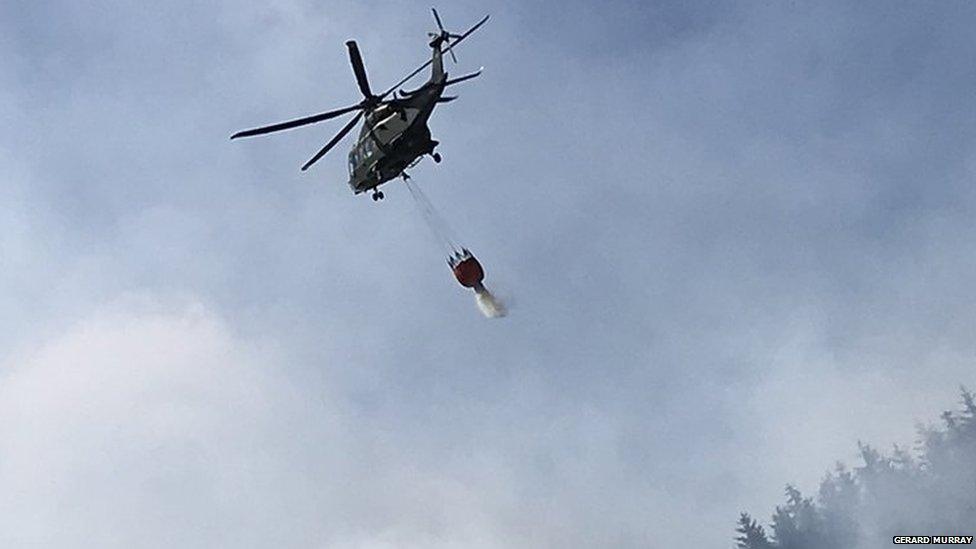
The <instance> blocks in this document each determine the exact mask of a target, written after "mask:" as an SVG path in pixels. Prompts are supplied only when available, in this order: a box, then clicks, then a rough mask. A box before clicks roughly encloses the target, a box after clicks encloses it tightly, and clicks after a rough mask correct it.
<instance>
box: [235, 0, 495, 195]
mask: <svg viewBox="0 0 976 549" xmlns="http://www.w3.org/2000/svg"><path fill="white" fill-rule="evenodd" d="M431 11H432V12H433V14H434V20H435V21H436V22H437V27H438V32H430V33H428V36H429V37H430V39H431V40H430V42H429V46H430V48H431V58H430V59H429V60H427V62H426V63H424V64H422V65H420V66H419V67H417V68H416V69H415V70H414V71H413V72H411V73H410V74H408V75H407V76H405V77H404V78H402V79H401V80H400V81H399V82H397V83H396V84H394V85H393V86H391V87H389V88H388V89H387V90H386V91H384V92H383V93H381V94H379V95H375V94H374V93H373V91H372V88H371V87H370V85H369V79H368V78H367V77H366V67H365V66H364V65H363V58H362V54H361V53H360V51H359V46H358V45H357V44H356V41H355V40H349V41H348V42H346V48H347V49H348V50H349V62H350V63H351V64H352V70H353V73H354V74H355V76H356V82H357V83H358V84H359V91H360V92H362V94H363V99H362V101H360V102H359V103H357V104H355V105H352V106H349V107H344V108H341V109H335V110H332V111H328V112H324V113H320V114H314V115H311V116H306V117H304V118H299V119H296V120H290V121H287V122H280V123H277V124H272V125H270V126H262V127H260V128H254V129H250V130H244V131H240V132H237V133H235V134H234V135H232V136H231V139H237V138H239V137H251V136H255V135H262V134H266V133H272V132H277V131H281V130H288V129H292V128H297V127H300V126H306V125H309V124H315V123H317V122H323V121H325V120H330V119H332V118H336V117H339V116H342V115H344V114H348V113H353V112H355V113H356V116H354V117H353V118H352V119H351V120H350V121H349V122H348V123H347V124H346V125H345V126H343V128H342V129H341V130H339V133H337V134H336V135H335V136H334V137H333V138H332V139H331V140H330V141H329V142H328V143H326V144H325V146H324V147H322V148H321V149H319V151H318V152H317V153H315V155H314V156H313V157H312V158H311V159H309V161H308V162H306V163H305V164H304V165H303V166H302V171H305V170H307V169H308V168H309V167H311V166H312V165H313V164H315V163H316V162H318V160H319V159H320V158H322V157H323V156H325V154H326V153H327V152H329V151H330V150H332V148H333V147H335V146H336V145H337V144H338V143H339V142H340V141H341V140H342V138H344V137H345V136H346V135H347V134H348V133H349V132H350V131H352V129H353V128H354V127H355V126H356V124H357V123H358V122H359V120H360V119H363V126H362V129H361V130H360V132H359V139H357V141H356V143H355V144H354V145H353V147H352V149H351V150H350V151H349V164H348V166H349V186H350V187H352V190H353V193H354V194H356V195H358V194H360V193H364V192H367V191H372V198H373V201H374V202H375V201H378V200H382V199H383V191H380V190H379V187H380V185H382V184H384V183H386V182H388V181H390V180H392V179H395V178H397V177H401V178H403V180H404V181H406V180H408V179H409V178H410V176H409V175H407V173H406V170H407V169H408V168H411V167H413V166H415V165H416V164H417V163H418V162H420V161H421V160H422V159H423V157H424V156H427V155H429V156H430V157H431V158H432V159H433V160H434V162H435V163H440V161H441V155H440V154H439V153H437V152H435V149H436V148H437V145H438V144H439V142H438V141H435V140H434V139H432V138H431V134H430V128H429V127H428V125H427V121H428V120H429V119H430V115H431V114H432V113H433V111H434V107H436V106H437V105H438V104H441V103H448V102H450V101H453V100H455V99H457V96H444V89H445V88H446V87H447V86H451V85H454V84H458V83H460V82H464V81H466V80H470V79H472V78H475V77H477V76H480V75H481V72H482V70H483V67H482V69H479V70H478V71H476V72H473V73H470V74H466V75H464V76H461V77H458V78H453V79H450V78H448V73H447V72H445V71H444V59H443V56H444V54H445V53H448V52H449V53H450V54H451V58H452V59H453V60H454V62H455V63H457V56H455V55H454V47H455V46H457V45H458V44H459V43H460V42H461V41H462V40H464V39H465V38H467V37H468V36H470V35H471V33H473V32H474V31H476V30H478V29H479V28H480V27H481V26H482V25H484V24H485V22H487V21H488V17H489V16H487V15H486V16H485V17H484V18H482V19H481V20H480V21H478V23H476V24H475V25H474V26H472V27H471V28H470V29H468V30H467V31H466V32H464V33H463V34H454V33H450V32H448V31H446V30H444V25H443V24H442V23H441V18H440V15H438V13H437V10H436V9H434V8H431ZM445 45H446V46H445ZM428 66H429V67H431V74H430V79H429V80H427V82H425V83H424V84H423V85H422V86H420V87H419V88H417V89H415V90H412V91H405V90H403V89H400V86H402V85H403V84H406V83H407V82H408V81H409V80H410V79H412V78H413V77H414V76H416V75H417V74H419V73H420V71H422V70H424V69H425V68H427V67H428Z"/></svg>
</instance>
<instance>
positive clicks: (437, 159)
mask: <svg viewBox="0 0 976 549" xmlns="http://www.w3.org/2000/svg"><path fill="white" fill-rule="evenodd" d="M431 157H432V158H433V159H434V164H440V163H441V155H440V153H434V154H432V155H431Z"/></svg>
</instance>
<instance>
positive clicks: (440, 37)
mask: <svg viewBox="0 0 976 549" xmlns="http://www.w3.org/2000/svg"><path fill="white" fill-rule="evenodd" d="M430 11H431V12H433V14H434V21H437V28H438V30H439V31H440V32H428V33H427V36H430V37H431V38H433V40H431V42H430V47H432V48H435V47H436V48H439V47H440V45H441V44H443V43H445V42H447V46H448V51H449V52H450V53H451V60H453V61H454V63H455V64H457V62H458V60H457V56H456V55H454V49H453V48H452V44H451V40H459V39H461V38H462V36H461V35H460V34H454V33H451V32H447V31H446V30H444V24H443V23H441V16H440V15H438V14H437V9H436V8H430Z"/></svg>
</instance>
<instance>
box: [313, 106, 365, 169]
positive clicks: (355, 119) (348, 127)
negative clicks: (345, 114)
mask: <svg viewBox="0 0 976 549" xmlns="http://www.w3.org/2000/svg"><path fill="white" fill-rule="evenodd" d="M362 117H363V111H359V113H358V114H357V115H356V116H354V117H352V120H350V121H349V123H348V124H346V125H345V126H343V127H342V129H341V130H339V133H337V134H335V137H333V138H332V140H331V141H329V142H328V143H326V144H325V146H324V147H322V148H321V149H320V150H319V152H317V153H315V156H313V157H312V158H311V160H309V161H308V162H306V163H305V165H304V166H302V171H303V172H304V171H305V170H307V169H308V168H309V166H311V165H312V164H315V163H316V162H318V161H319V158H322V157H323V156H325V153H327V152H329V151H330V150H332V147H335V146H336V143H338V142H339V141H342V138H343V137H345V136H346V134H347V133H349V131H350V130H352V128H353V126H355V125H356V122H359V119H360V118H362Z"/></svg>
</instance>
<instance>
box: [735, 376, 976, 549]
mask: <svg viewBox="0 0 976 549" xmlns="http://www.w3.org/2000/svg"><path fill="white" fill-rule="evenodd" d="M961 393H962V402H961V404H962V409H961V410H959V411H956V412H952V411H947V412H945V413H943V414H942V415H941V418H942V425H941V426H939V427H921V428H919V443H918V446H917V448H916V450H915V454H913V453H912V452H910V451H908V450H905V449H903V448H899V447H898V446H895V447H894V449H893V450H892V452H891V453H890V454H885V453H883V452H880V451H878V450H876V449H874V448H872V447H871V446H869V445H867V444H862V443H860V442H859V443H858V449H859V450H860V456H861V462H862V464H861V465H860V466H858V467H855V468H854V469H853V470H848V469H847V468H845V467H844V465H843V464H840V463H838V464H837V466H836V467H835V470H834V471H833V472H832V473H828V474H827V475H826V476H825V477H824V478H823V480H822V481H821V482H820V489H819V491H818V493H817V500H816V501H814V500H813V499H812V498H805V497H803V495H802V494H801V493H800V491H799V490H798V489H797V488H796V487H794V486H791V485H788V486H787V487H786V503H785V504H784V505H779V506H777V507H776V512H775V513H774V514H773V516H772V522H771V524H770V527H771V530H772V535H771V536H770V537H767V536H766V533H765V531H764V530H763V527H762V525H760V524H758V523H757V522H756V521H755V520H753V519H752V518H751V517H750V516H749V514H747V513H742V514H741V515H740V517H739V521H738V527H737V528H736V532H737V533H738V534H739V535H738V536H737V537H736V538H735V540H736V541H737V542H738V545H737V547H739V548H740V549H757V548H763V549H823V548H830V549H854V548H855V547H872V546H884V545H887V544H888V543H890V540H891V536H893V535H895V534H898V533H905V532H952V531H965V530H966V529H967V528H970V527H971V526H972V525H973V524H976V397H974V395H973V393H971V392H969V390H967V389H966V388H965V387H963V388H961Z"/></svg>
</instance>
